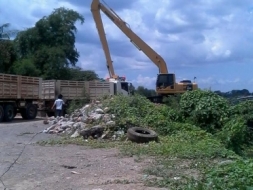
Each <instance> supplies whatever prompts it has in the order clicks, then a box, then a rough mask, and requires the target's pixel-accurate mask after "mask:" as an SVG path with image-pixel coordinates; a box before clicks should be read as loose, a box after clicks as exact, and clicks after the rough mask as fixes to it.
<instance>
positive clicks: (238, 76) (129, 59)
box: [0, 0, 253, 92]
mask: <svg viewBox="0 0 253 190" xmlns="http://www.w3.org/2000/svg"><path fill="white" fill-rule="evenodd" d="M91 1H92V0H83V1H81V0H8V1H7V0H0V25H1V24H4V23H10V24H11V27H10V28H11V29H19V30H24V29H26V28H29V27H33V26H34V24H35V23H36V22H37V21H38V20H39V19H40V18H42V17H43V16H48V15H49V14H50V13H51V12H52V11H53V10H54V9H56V8H59V7H66V8H70V9H73V10H75V11H77V12H79V13H80V14H82V15H83V16H84V18H85V22H84V23H83V24H82V25H81V24H80V23H76V26H77V29H78V31H77V33H76V48H77V50H78V51H79V53H80V58H79V61H78V63H77V65H78V66H80V67H81V68H82V69H84V70H94V71H95V72H96V73H97V74H98V75H99V76H100V77H101V78H106V77H108V70H107V68H106V59H105V56H104V53H103V49H102V46H101V43H100V41H99V36H98V33H97V30H96V26H95V22H94V20H93V17H92V14H91V11H90V4H91ZM101 3H103V4H105V5H107V6H108V7H110V8H112V9H113V10H114V11H115V12H116V13H117V14H118V15H119V16H120V17H121V18H122V19H123V20H124V21H126V22H127V23H128V24H129V25H130V27H131V29H132V30H133V31H134V32H135V33H136V34H137V35H138V36H139V37H140V38H141V39H143V40H144V41H145V42H146V43H147V44H149V45H150V46H151V47H152V48H153V49H154V50H155V51H156V52H157V53H158V54H160V55H161V56H162V57H163V59H164V60H165V61H166V63H167V67H168V70H169V72H170V73H175V75H176V79H177V81H180V80H183V79H189V80H192V81H193V80H194V77H196V80H195V81H196V82H197V83H198V86H199V87H200V88H202V89H211V90H221V91H223V92H225V91H230V90H232V89H248V90H250V91H253V74H252V73H253V72H252V70H253V52H252V51H253V1H252V0H195V1H185V0H176V1H175V0H156V1H154V0H104V1H103V0H101ZM101 15H102V19H103V23H104V28H105V32H106V37H107V41H108V44H109V48H110V52H111V57H112V60H113V64H114V69H115V73H116V74H117V75H119V76H125V77H126V78H127V80H128V81H130V82H132V83H133V84H134V86H144V87H146V88H150V89H154V88H155V81H156V76H157V74H158V73H159V70H158V67H157V66H156V65H155V64H154V63H153V62H152V61H151V60H149V58H148V57H147V56H146V55H145V54H144V53H143V52H141V51H139V50H138V49H137V48H136V47H135V46H134V45H133V44H132V43H131V42H130V40H129V39H128V38H127V36H125V35H124V33H122V32H121V30H120V29H119V28H117V27H116V26H115V25H114V23H113V22H112V21H111V20H109V18H107V17H106V16H105V15H104V14H103V12H101ZM251 69H252V70H251Z"/></svg>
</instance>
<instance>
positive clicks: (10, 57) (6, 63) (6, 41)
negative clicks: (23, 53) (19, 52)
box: [0, 23, 18, 73]
mask: <svg viewBox="0 0 253 190" xmlns="http://www.w3.org/2000/svg"><path fill="white" fill-rule="evenodd" d="M9 26H10V24H9V23H5V24H3V25H1V26H0V72H1V73H8V72H9V69H10V68H11V66H12V64H13V63H14V61H15V59H16V53H15V49H14V44H13V42H12V41H11V40H10V37H11V36H12V35H13V34H16V33H17V32H18V31H17V30H6V28H8V27H9Z"/></svg>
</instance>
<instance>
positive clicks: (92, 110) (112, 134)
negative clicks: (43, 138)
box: [43, 101, 124, 140]
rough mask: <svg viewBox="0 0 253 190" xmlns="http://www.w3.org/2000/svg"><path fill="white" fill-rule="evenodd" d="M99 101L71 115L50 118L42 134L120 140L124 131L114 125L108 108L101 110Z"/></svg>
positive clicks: (112, 115)
mask: <svg viewBox="0 0 253 190" xmlns="http://www.w3.org/2000/svg"><path fill="white" fill-rule="evenodd" d="M102 107H103V106H102V104H101V103H100V102H99V101H96V102H95V103H91V104H87V105H85V106H84V107H83V108H81V109H78V110H75V111H74V112H73V113H72V114H71V115H65V117H56V118H55V117H50V118H48V119H47V120H46V121H44V124H49V125H50V127H48V128H47V129H45V130H44V131H43V132H44V133H49V134H64V133H65V134H68V135H70V136H71V137H73V138H75V137H79V136H83V138H84V139H87V138H90V137H92V138H94V139H97V138H102V139H113V140H117V139H120V138H121V137H122V136H123V135H124V131H122V130H119V129H118V127H117V126H116V124H115V121H114V118H115V115H114V114H110V113H109V108H108V107H105V108H102Z"/></svg>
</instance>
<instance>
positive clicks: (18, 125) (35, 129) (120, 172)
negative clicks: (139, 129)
mask: <svg viewBox="0 0 253 190" xmlns="http://www.w3.org/2000/svg"><path fill="white" fill-rule="evenodd" d="M45 127H46V126H45V125H44V124H43V123H42V121H41V120H37V121H32V122H23V121H22V120H21V119H16V120H15V121H14V122H12V123H1V124H0V139H1V141H0V177H1V181H0V190H2V189H3V190H4V189H6V190H7V189H8V190H54V189H61V190H144V189H145V190H155V189H157V188H151V187H145V186H144V185H143V183H142V180H143V179H144V178H145V176H144V175H143V173H141V169H142V168H143V166H144V165H146V164H148V163H149V162H150V160H148V159H147V160H146V161H145V162H141V163H139V162H135V161H134V158H133V157H130V158H129V157H127V158H126V157H125V158H122V157H119V156H118V150H116V149H89V148H88V147H83V146H75V145H68V146H40V145H37V144H34V143H36V142H37V141H38V140H46V139H49V138H55V136H52V135H48V134H43V133H39V132H40V131H42V130H43V129H45Z"/></svg>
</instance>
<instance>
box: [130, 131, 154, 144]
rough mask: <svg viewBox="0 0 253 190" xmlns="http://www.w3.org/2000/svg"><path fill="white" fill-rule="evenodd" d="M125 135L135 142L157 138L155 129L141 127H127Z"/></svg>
mask: <svg viewBox="0 0 253 190" xmlns="http://www.w3.org/2000/svg"><path fill="white" fill-rule="evenodd" d="M127 137H128V139H129V140H131V141H133V142H136V143H146V142H149V141H157V140H158V136H157V134H156V132H155V131H153V130H150V129H146V128H142V127H131V128H129V129H128V130H127Z"/></svg>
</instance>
